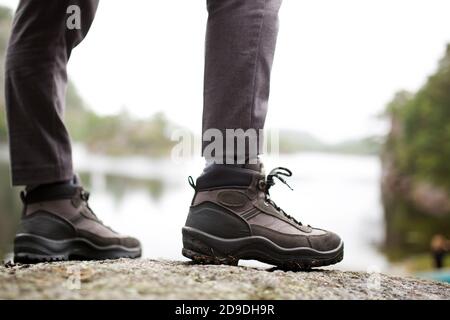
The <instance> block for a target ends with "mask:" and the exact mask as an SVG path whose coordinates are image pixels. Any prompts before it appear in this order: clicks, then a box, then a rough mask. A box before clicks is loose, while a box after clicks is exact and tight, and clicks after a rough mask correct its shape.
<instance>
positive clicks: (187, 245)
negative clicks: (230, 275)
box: [181, 233, 239, 266]
mask: <svg viewBox="0 0 450 320" xmlns="http://www.w3.org/2000/svg"><path fill="white" fill-rule="evenodd" d="M181 253H182V254H183V256H185V257H186V258H189V259H191V260H192V261H194V262H195V263H198V264H214V265H219V264H224V265H230V266H237V265H238V263H239V259H238V258H236V257H232V256H230V255H224V254H221V253H220V252H218V251H217V250H214V249H213V248H211V247H210V246H208V245H206V244H205V243H203V242H202V241H200V240H198V239H195V238H194V237H192V236H191V235H189V234H186V233H183V250H182V252H181Z"/></svg>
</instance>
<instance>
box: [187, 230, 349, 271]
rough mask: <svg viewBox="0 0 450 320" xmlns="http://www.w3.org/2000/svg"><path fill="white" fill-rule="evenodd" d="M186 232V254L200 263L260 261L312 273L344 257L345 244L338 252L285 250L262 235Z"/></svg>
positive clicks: (338, 248) (231, 263) (340, 246)
mask: <svg viewBox="0 0 450 320" xmlns="http://www.w3.org/2000/svg"><path fill="white" fill-rule="evenodd" d="M182 232H183V250H182V254H183V255H184V256H185V257H186V258H189V259H191V260H193V261H194V262H195V263H199V264H225V265H232V266H237V265H238V263H239V260H258V261H261V262H264V263H268V264H271V265H275V266H277V267H279V268H281V269H284V270H309V269H311V268H314V267H323V266H328V265H332V264H335V263H338V262H340V261H342V259H343V258H344V243H343V242H341V244H340V245H339V246H338V247H337V248H336V249H334V250H330V251H317V250H314V249H312V248H308V247H300V248H283V247H280V246H278V245H277V244H275V243H274V242H272V241H270V240H269V239H267V238H264V237H259V236H251V237H245V238H238V239H224V238H219V237H216V236H213V235H210V234H208V233H205V232H202V231H200V230H197V229H194V228H190V227H184V228H183V229H182Z"/></svg>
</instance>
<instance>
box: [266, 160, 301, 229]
mask: <svg viewBox="0 0 450 320" xmlns="http://www.w3.org/2000/svg"><path fill="white" fill-rule="evenodd" d="M283 176H284V177H291V176H292V172H291V170H289V169H287V168H283V167H278V168H275V169H273V170H272V171H270V172H269V174H268V175H267V179H266V181H263V180H262V181H261V182H262V189H263V191H264V193H265V198H266V202H267V203H269V204H271V205H272V206H273V207H274V208H275V209H276V210H277V211H278V212H280V213H281V214H283V215H284V216H285V217H286V218H288V219H289V220H291V221H293V222H295V223H296V224H298V225H300V226H302V225H303V224H302V223H301V222H299V221H297V220H296V219H295V218H294V217H292V216H290V215H289V214H287V213H286V212H285V211H284V210H283V209H281V208H280V207H279V206H277V204H276V203H275V201H273V200H272V199H271V198H270V193H269V190H270V188H271V187H273V186H274V185H275V180H274V178H277V179H278V180H279V181H281V182H282V183H283V184H285V185H286V186H287V187H288V188H289V189H291V190H294V189H292V188H291V186H290V185H289V184H288V183H287V182H286V180H285V179H284V178H283Z"/></svg>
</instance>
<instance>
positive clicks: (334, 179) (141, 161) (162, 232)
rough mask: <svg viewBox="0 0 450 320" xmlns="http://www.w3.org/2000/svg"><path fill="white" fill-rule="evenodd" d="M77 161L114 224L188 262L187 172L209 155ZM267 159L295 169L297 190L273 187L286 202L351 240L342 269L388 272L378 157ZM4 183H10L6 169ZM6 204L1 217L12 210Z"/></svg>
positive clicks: (154, 253)
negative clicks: (184, 234) (381, 247)
mask: <svg viewBox="0 0 450 320" xmlns="http://www.w3.org/2000/svg"><path fill="white" fill-rule="evenodd" d="M0 158H1V157H0ZM74 162H75V164H76V168H77V170H78V171H79V172H82V179H83V180H84V183H85V185H86V186H87V187H88V188H89V189H90V191H91V194H92V196H91V201H90V204H91V207H92V208H93V209H94V210H95V212H96V213H97V214H98V215H99V217H100V218H101V219H102V220H103V221H104V222H105V223H106V224H107V225H110V226H111V227H113V228H115V229H117V230H119V231H120V232H122V233H126V234H130V235H133V236H135V237H138V238H139V239H140V240H141V241H142V244H143V247H144V252H143V255H144V256H145V257H150V258H165V259H177V260H185V259H184V257H183V256H182V255H181V245H182V241H181V228H182V226H183V225H184V222H185V219H186V215H187V212H188V207H189V203H190V201H191V199H192V196H193V190H192V189H191V187H190V186H189V184H188V183H187V177H188V176H189V175H192V176H194V177H196V176H197V175H198V174H200V173H201V170H202V167H203V160H202V159H201V158H194V159H191V160H189V161H186V162H184V163H182V164H180V163H174V162H172V161H171V160H170V159H169V160H151V159H150V160H149V159H146V158H140V157H126V158H109V157H102V156H97V155H91V154H88V153H86V152H85V151H83V149H82V148H75V152H74ZM264 163H265V166H266V170H267V171H268V170H270V169H271V168H273V167H277V166H283V167H287V168H290V169H291V170H292V171H293V174H294V175H293V177H291V178H290V179H289V181H288V182H289V184H290V185H291V186H292V187H293V189H294V191H290V190H289V189H288V188H287V187H286V186H284V185H283V184H281V183H279V184H277V185H276V186H275V187H273V189H271V195H272V198H273V199H274V200H275V201H276V202H277V204H278V205H279V206H281V207H282V208H283V209H284V210H285V211H286V212H288V213H289V214H291V215H293V216H295V217H296V218H297V219H298V220H300V221H302V222H304V223H307V224H310V225H312V226H317V227H321V228H325V229H330V230H333V231H335V232H336V233H338V234H340V235H341V236H342V237H343V239H344V242H345V258H344V261H343V262H342V263H340V264H339V265H337V268H339V269H345V270H364V271H367V270H369V271H386V269H387V268H388V263H387V261H386V259H385V258H384V256H383V255H382V254H381V253H380V252H379V251H378V250H377V244H379V243H380V242H381V241H382V240H383V230H384V226H383V213H382V208H381V204H380V190H379V178H380V163H379V160H378V158H377V157H372V156H349V155H335V154H319V153H302V154H297V155H289V156H287V155H283V156H280V157H277V158H275V157H264ZM5 166H6V164H5V163H4V164H3V167H5ZM2 172H5V171H4V170H3V171H2ZM1 181H2V184H4V183H9V182H7V181H8V177H6V176H5V174H4V173H3V174H2V177H1ZM3 190H5V189H3ZM6 190H8V189H7V188H6ZM272 190H273V191H272ZM0 209H2V210H0V215H1V214H2V213H1V212H5V210H6V209H7V208H0ZM11 210H12V209H11ZM14 210H17V208H16V209H14ZM3 215H4V213H3ZM18 215H19V213H17V215H16V216H18ZM2 218H3V220H5V217H0V221H1V220H2ZM9 219H10V218H9ZM242 264H244V265H262V264H259V263H258V262H254V261H249V262H242Z"/></svg>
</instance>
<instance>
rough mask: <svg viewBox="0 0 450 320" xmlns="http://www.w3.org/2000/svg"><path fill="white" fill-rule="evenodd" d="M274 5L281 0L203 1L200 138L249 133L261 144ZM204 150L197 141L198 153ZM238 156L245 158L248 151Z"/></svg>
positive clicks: (273, 34)
mask: <svg viewBox="0 0 450 320" xmlns="http://www.w3.org/2000/svg"><path fill="white" fill-rule="evenodd" d="M280 5H281V0H252V1H244V0H208V1H207V8H208V13H209V17H208V24H207V33H206V57H205V83H204V110H203V132H204V133H205V132H206V131H207V130H208V129H219V130H220V131H221V132H222V133H223V136H224V137H225V136H226V135H225V133H226V132H225V130H226V129H243V130H244V131H246V130H248V129H254V130H256V134H257V136H258V138H260V139H262V138H263V137H259V130H260V129H263V128H264V121H265V118H266V113H267V102H268V98H269V89H270V72H271V68H272V62H273V58H274V52H275V45H276V39H277V33H278V11H279V8H280ZM258 140H259V139H258ZM255 143H256V144H257V145H256V146H255V147H256V149H257V153H260V152H261V151H262V150H259V149H258V148H259V144H258V143H257V142H255ZM208 144H209V141H203V151H205V148H206V147H207V145H208ZM225 145H226V141H224V142H223V146H224V149H225ZM243 152H244V153H245V156H247V157H248V156H249V148H248V145H247V146H246V148H245V150H244V151H243ZM223 153H224V154H225V153H226V150H223ZM204 156H205V157H206V158H207V160H209V159H208V157H209V154H208V153H205V152H204ZM235 156H236V155H235ZM252 156H253V157H255V155H252ZM229 158H233V156H230V157H229ZM234 158H236V157H234Z"/></svg>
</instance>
